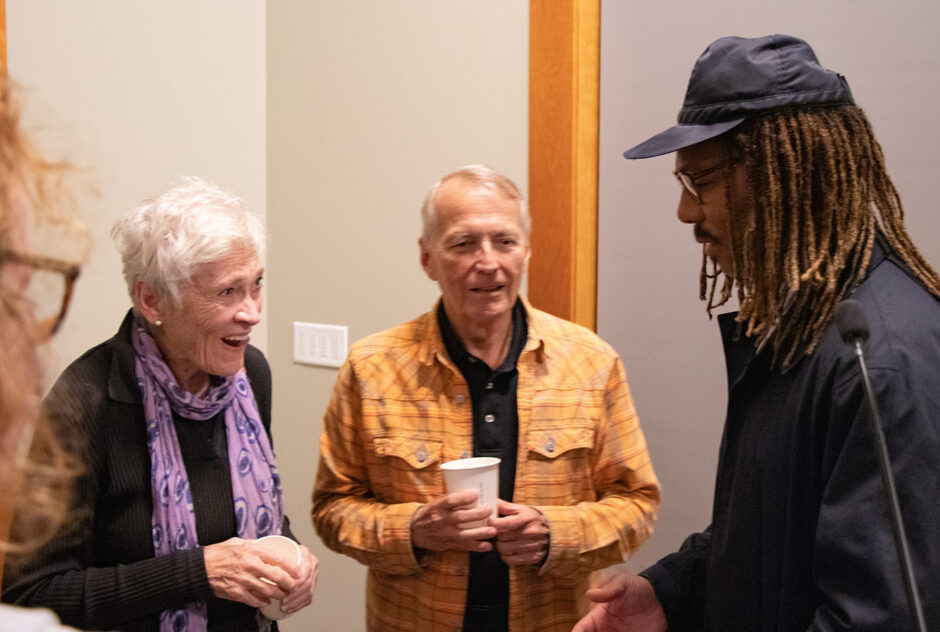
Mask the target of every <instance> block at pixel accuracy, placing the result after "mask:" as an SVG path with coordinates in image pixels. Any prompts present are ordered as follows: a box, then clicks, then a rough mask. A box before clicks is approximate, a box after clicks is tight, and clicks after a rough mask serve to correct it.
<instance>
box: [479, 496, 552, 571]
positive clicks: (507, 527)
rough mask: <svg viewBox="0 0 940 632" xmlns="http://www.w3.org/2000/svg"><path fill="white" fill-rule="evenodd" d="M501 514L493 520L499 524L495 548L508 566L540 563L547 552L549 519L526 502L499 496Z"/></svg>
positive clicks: (494, 523) (492, 522) (495, 525)
mask: <svg viewBox="0 0 940 632" xmlns="http://www.w3.org/2000/svg"><path fill="white" fill-rule="evenodd" d="M498 507H499V513H500V517H499V518H495V519H493V520H491V521H490V524H492V525H493V526H494V527H496V548H497V550H499V556H500V557H501V558H503V561H504V562H506V564H508V565H509V566H525V565H532V564H541V563H542V561H543V560H544V559H545V556H546V555H548V545H549V531H548V520H546V518H545V516H544V515H543V514H542V513H541V512H540V511H538V510H536V509H533V508H532V507H529V506H527V505H516V504H514V503H509V502H506V501H505V500H502V499H500V500H499V505H498Z"/></svg>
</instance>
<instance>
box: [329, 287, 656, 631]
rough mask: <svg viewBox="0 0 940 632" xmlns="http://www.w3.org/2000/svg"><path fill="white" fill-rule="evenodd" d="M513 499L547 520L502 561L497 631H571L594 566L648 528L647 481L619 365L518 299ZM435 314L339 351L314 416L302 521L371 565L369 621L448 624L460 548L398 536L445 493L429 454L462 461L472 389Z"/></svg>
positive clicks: (455, 622) (589, 336)
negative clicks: (314, 468)
mask: <svg viewBox="0 0 940 632" xmlns="http://www.w3.org/2000/svg"><path fill="white" fill-rule="evenodd" d="M525 307H526V311H527V313H528V326H529V337H528V340H527V341H526V345H525V348H524V350H523V352H522V355H521V356H520V357H519V361H518V364H517V367H518V370H519V386H518V391H517V406H518V411H519V448H518V450H519V451H518V456H517V459H518V461H517V466H516V480H515V491H514V498H513V502H516V503H519V504H524V505H530V506H533V507H536V508H537V509H538V510H539V511H541V512H542V513H543V514H544V515H545V516H546V517H547V519H548V524H549V529H550V548H549V553H548V556H547V557H546V559H545V561H544V563H543V564H542V565H541V566H514V567H510V576H509V583H510V586H509V594H510V600H509V629H510V630H511V631H512V632H535V631H543V630H546V631H547V630H552V631H554V630H558V631H564V632H569V631H570V630H571V628H572V627H573V625H574V623H575V622H576V621H577V620H578V619H579V618H580V616H581V615H582V614H583V612H584V609H585V604H584V600H583V594H584V591H585V590H586V589H587V587H588V586H587V581H588V575H589V574H590V572H591V571H593V570H596V569H600V568H604V567H607V566H610V565H612V564H617V563H620V562H622V561H624V560H625V559H626V558H627V557H628V556H629V554H630V553H631V552H632V551H634V550H635V549H636V548H637V547H638V546H639V545H640V544H641V543H642V542H644V541H645V540H646V539H647V538H648V537H649V535H650V533H651V532H652V523H653V520H654V519H655V516H656V508H657V506H658V505H659V485H658V482H657V480H656V475H655V473H654V472H653V467H652V465H651V463H650V459H649V454H648V453H647V450H646V440H645V439H644V437H643V433H642V431H641V430H640V426H639V423H638V421H637V416H636V412H635V410H634V407H633V401H632V399H631V397H630V391H629V388H628V386H627V382H626V376H625V374H624V370H623V365H622V363H621V362H620V359H619V357H618V356H617V354H616V352H615V351H614V350H613V349H612V348H611V347H610V345H608V344H607V343H605V342H604V341H603V340H601V339H600V338H599V337H598V336H597V335H595V334H594V333H593V332H591V331H589V330H587V329H585V328H584V327H580V326H578V325H575V324H573V323H570V322H567V321H564V320H561V319H559V318H556V317H554V316H551V315H549V314H546V313H544V312H541V311H538V310H536V309H533V308H532V307H531V306H530V305H529V304H528V303H526V304H525ZM435 314H436V311H435V310H431V311H430V312H428V313H426V314H424V315H423V316H420V317H419V318H417V319H415V320H413V321H411V322H408V323H405V324H404V325H401V326H399V327H395V328H394V329H390V330H388V331H385V332H381V333H378V334H374V335H372V336H368V337H366V338H364V339H363V340H361V341H359V342H357V343H356V344H355V345H353V346H352V348H351V350H350V352H349V356H348V358H347V360H346V363H345V364H344V365H343V367H342V368H341V369H340V373H339V377H338V379H337V382H336V386H335V388H334V390H333V396H332V398H331V400H330V404H329V407H328V409H327V411H326V416H325V419H324V429H323V435H322V437H321V440H320V466H319V471H318V472H317V481H316V487H315V490H314V493H313V510H312V515H313V522H314V525H315V527H316V529H317V532H318V533H319V535H320V537H321V538H323V540H324V542H325V543H326V544H327V546H329V547H330V548H332V549H334V550H336V551H339V552H341V553H344V554H346V555H349V556H351V557H353V558H355V559H357V560H359V561H360V562H362V563H363V564H365V565H367V566H368V567H369V577H368V587H367V591H368V594H367V597H366V611H367V612H366V619H367V623H368V629H369V630H370V631H376V632H378V631H381V632H389V631H402V632H404V631H415V630H418V631H422V632H423V631H437V630H442V631H443V630H447V631H456V630H460V629H461V627H462V624H463V612H464V605H465V601H466V594H467V577H468V569H469V555H468V554H467V553H465V552H460V551H445V552H431V551H428V552H423V553H422V554H421V556H420V557H418V556H416V554H415V550H414V549H413V548H412V545H411V529H410V524H411V519H412V516H413V515H414V513H415V511H416V510H417V509H418V507H419V506H420V505H421V504H422V503H426V502H429V501H431V500H433V499H434V498H437V497H438V496H440V495H442V494H444V493H445V489H444V478H443V475H442V473H441V471H440V467H439V466H440V464H441V463H443V462H444V461H449V460H451V459H459V458H462V457H467V456H472V453H473V433H472V414H471V404H470V394H469V392H468V389H467V383H466V381H465V380H464V378H463V376H462V375H461V373H460V371H459V370H458V369H457V367H456V366H455V365H454V364H453V362H452V361H451V360H450V358H449V357H448V355H447V351H446V349H445V347H444V343H443V341H442V339H441V333H440V329H439V327H438V324H437V318H436V317H435Z"/></svg>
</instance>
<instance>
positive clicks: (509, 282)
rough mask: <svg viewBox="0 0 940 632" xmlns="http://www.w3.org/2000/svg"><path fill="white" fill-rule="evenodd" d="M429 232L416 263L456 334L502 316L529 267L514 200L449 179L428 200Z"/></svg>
mask: <svg viewBox="0 0 940 632" xmlns="http://www.w3.org/2000/svg"><path fill="white" fill-rule="evenodd" d="M434 207H435V213H436V221H435V224H434V226H435V229H434V234H433V235H431V236H430V238H429V239H428V240H427V242H426V240H425V239H424V238H422V239H421V240H420V241H419V243H420V246H421V265H422V267H423V268H424V271H425V272H426V273H427V275H428V277H429V278H430V279H431V280H432V281H437V283H438V285H440V288H441V293H442V294H443V296H444V309H445V310H446V312H447V317H448V318H449V319H450V320H451V322H452V323H453V324H454V326H455V327H456V329H457V331H458V332H460V331H461V330H464V331H465V330H466V329H465V328H466V327H467V326H472V325H473V324H474V323H476V324H483V323H484V322H486V321H492V320H494V319H499V318H501V317H506V318H508V317H509V315H510V312H511V311H512V308H513V305H515V302H516V298H517V297H518V296H519V285H520V284H521V283H522V276H523V274H525V271H526V267H527V266H528V263H529V254H530V251H529V240H528V237H527V236H526V234H525V232H524V230H523V227H522V222H521V217H520V212H519V211H520V209H519V202H518V201H516V200H512V199H509V198H507V197H506V196H505V195H504V194H503V193H502V192H500V191H499V190H498V189H496V188H494V187H491V186H486V185H481V184H479V183H476V182H467V181H465V180H462V179H460V178H454V179H452V180H448V181H447V182H445V183H444V184H443V185H442V186H441V187H440V189H438V191H437V194H436V195H435V196H434Z"/></svg>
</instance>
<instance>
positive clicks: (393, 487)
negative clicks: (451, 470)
mask: <svg viewBox="0 0 940 632" xmlns="http://www.w3.org/2000/svg"><path fill="white" fill-rule="evenodd" d="M443 443H444V442H443V441H442V440H440V439H436V438H434V437H430V436H422V435H416V434H387V435H380V436H377V437H375V438H374V439H373V448H374V450H373V454H374V455H375V467H374V469H373V476H372V489H373V490H374V491H375V494H376V497H377V498H378V499H379V500H381V501H382V502H387V503H402V502H427V501H428V500H430V499H432V498H436V497H437V496H440V495H441V494H443V493H444V479H443V476H442V474H441V470H440V463H441V454H442V452H443Z"/></svg>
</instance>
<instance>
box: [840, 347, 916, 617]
mask: <svg viewBox="0 0 940 632" xmlns="http://www.w3.org/2000/svg"><path fill="white" fill-rule="evenodd" d="M854 343H855V357H856V358H858V366H859V368H860V369H861V373H862V382H863V383H864V385H865V395H866V399H867V400H868V410H869V412H870V413H871V425H872V431H873V434H874V435H875V450H876V452H877V453H878V465H880V466H881V482H882V483H883V484H884V490H885V495H886V496H887V497H888V505H889V507H890V510H891V526H892V527H893V529H894V541H895V543H896V544H897V549H898V558H899V560H900V562H901V572H902V574H903V575H904V588H905V589H906V590H907V599H908V603H909V604H910V606H911V619H912V623H914V624H915V625H914V629H915V630H917V631H918V632H927V623H926V622H925V620H924V610H923V607H922V606H921V604H920V597H919V596H918V594H917V584H916V582H915V580H914V571H913V570H912V568H911V552H910V550H909V549H908V546H907V536H906V535H904V519H903V518H902V517H901V506H900V503H899V502H898V492H897V488H896V487H895V486H894V475H893V474H892V473H891V465H890V463H891V461H890V457H889V456H888V447H887V445H886V443H885V435H884V431H883V430H882V426H881V416H880V415H879V414H878V405H877V404H876V403H875V393H874V391H873V390H872V387H871V382H870V381H869V379H868V367H867V366H866V365H865V356H864V354H863V353H862V341H861V338H860V337H859V336H856V337H855V339H854Z"/></svg>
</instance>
